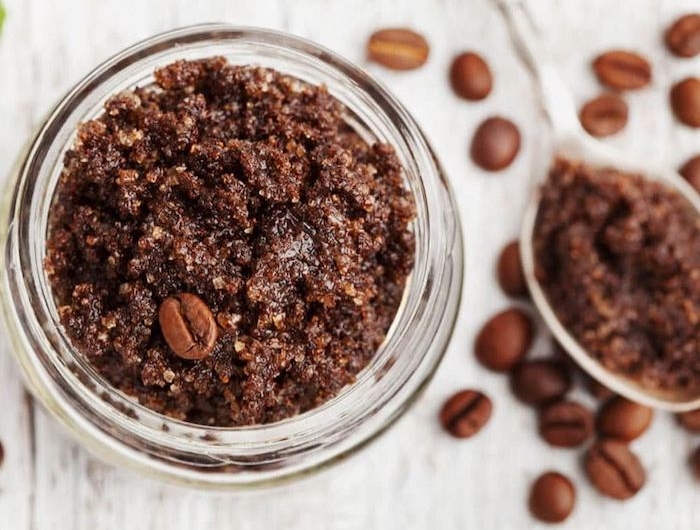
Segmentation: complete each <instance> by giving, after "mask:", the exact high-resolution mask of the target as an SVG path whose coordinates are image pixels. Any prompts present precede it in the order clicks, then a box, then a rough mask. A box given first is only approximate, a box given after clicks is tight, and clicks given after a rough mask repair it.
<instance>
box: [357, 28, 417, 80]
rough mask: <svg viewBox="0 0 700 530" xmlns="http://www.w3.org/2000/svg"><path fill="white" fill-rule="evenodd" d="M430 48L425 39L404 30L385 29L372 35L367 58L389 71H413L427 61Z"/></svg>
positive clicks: (408, 30) (413, 32) (368, 44)
mask: <svg viewBox="0 0 700 530" xmlns="http://www.w3.org/2000/svg"><path fill="white" fill-rule="evenodd" d="M429 53H430V47H429V46H428V43H427V42H426V40H425V38H424V37H423V36H422V35H420V34H419V33H416V32H415V31H412V30H410V29H406V28H387V29H381V30H379V31H376V32H374V33H372V35H371V36H370V38H369V42H368V43H367V56H368V57H369V59H370V60H371V61H374V62H375V63H379V64H381V65H382V66H385V67H387V68H389V69H391V70H415V69H416V68H419V67H421V66H423V64H425V62H426V61H427V60H428V54H429Z"/></svg>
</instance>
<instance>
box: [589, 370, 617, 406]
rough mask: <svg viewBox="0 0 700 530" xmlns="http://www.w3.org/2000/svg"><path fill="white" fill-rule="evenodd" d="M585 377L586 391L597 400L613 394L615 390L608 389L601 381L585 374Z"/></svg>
mask: <svg viewBox="0 0 700 530" xmlns="http://www.w3.org/2000/svg"><path fill="white" fill-rule="evenodd" d="M585 378H586V389H587V390H588V392H589V393H590V394H591V395H592V396H593V397H594V398H596V399H598V400H604V399H610V398H611V397H613V396H614V395H615V392H613V391H612V390H610V389H609V388H608V387H607V386H605V385H604V384H603V383H601V382H599V381H598V380H597V379H595V378H593V377H591V376H590V375H588V374H585Z"/></svg>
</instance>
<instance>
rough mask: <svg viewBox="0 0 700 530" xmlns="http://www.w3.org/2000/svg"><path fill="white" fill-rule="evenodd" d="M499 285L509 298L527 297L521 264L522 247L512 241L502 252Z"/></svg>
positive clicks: (498, 267)
mask: <svg viewBox="0 0 700 530" xmlns="http://www.w3.org/2000/svg"><path fill="white" fill-rule="evenodd" d="M496 275H497V277H498V284H499V285H500V286H501V289H503V292H504V293H506V294H507V295H508V296H527V293H528V291H527V283H526V282H525V275H524V274H523V266H522V263H521V262H520V245H519V244H518V242H517V241H511V242H510V243H508V244H507V245H506V246H505V247H503V250H502V251H501V255H500V256H499V257H498V265H497V267H496Z"/></svg>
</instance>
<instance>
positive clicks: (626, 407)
mask: <svg viewBox="0 0 700 530" xmlns="http://www.w3.org/2000/svg"><path fill="white" fill-rule="evenodd" d="M653 417H654V411H653V410H652V409H650V408H649V407H645V406H644V405H640V404H639V403H635V402H634V401H630V400H629V399H626V398H624V397H622V396H616V397H614V398H612V399H611V400H609V401H608V402H607V403H605V405H603V408H602V409H601V410H600V412H599V413H598V431H599V432H600V434H602V435H603V436H607V437H610V438H617V439H619V440H624V441H626V442H629V441H631V440H634V439H635V438H637V437H639V436H641V435H642V433H644V431H646V430H647V428H648V427H649V425H650V424H651V420H652V418H653Z"/></svg>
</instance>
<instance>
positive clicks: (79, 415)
mask: <svg viewBox="0 0 700 530" xmlns="http://www.w3.org/2000/svg"><path fill="white" fill-rule="evenodd" d="M215 55H221V56H225V57H226V58H227V59H228V60H229V61H230V62H231V63H234V64H256V65H261V66H266V67H271V68H275V69H277V70H279V71H281V72H283V73H286V74H290V75H293V76H296V77H298V78H300V79H303V80H305V81H307V82H309V83H313V84H325V85H326V86H327V87H328V89H329V91H330V92H331V93H332V94H333V95H334V96H335V97H336V98H338V99H339V100H340V101H341V102H342V103H343V104H344V105H345V106H346V107H347V120H348V123H349V124H350V125H351V126H352V127H353V128H355V129H356V130H357V131H358V132H359V133H360V134H361V135H363V136H364V137H365V138H366V139H368V140H370V141H373V140H380V141H384V142H388V143H390V144H391V145H393V146H394V148H395V149H396V152H397V155H398V157H399V159H400V161H401V163H402V164H403V167H404V170H405V171H404V172H405V178H406V183H407V185H408V186H409V187H410V189H411V190H412V191H413V194H414V195H415V199H416V204H417V218H416V220H415V222H414V231H415V235H416V257H415V268H414V270H413V273H412V275H411V277H410V278H409V282H408V285H407V287H406V290H405V293H404V297H403V300H402V303H401V306H400V308H399V311H398V313H397V315H396V317H395V319H394V322H393V324H392V326H391V329H390V330H389V333H388V335H387V337H386V340H385V341H384V343H383V344H382V346H381V347H380V349H379V350H378V352H377V354H376V355H375V357H374V359H373V360H372V361H371V362H370V364H369V365H368V366H367V367H366V368H365V369H364V370H363V371H362V372H361V373H360V374H359V375H358V377H357V380H356V382H355V383H353V384H352V385H349V386H348V387H347V388H345V389H344V390H343V391H342V392H341V393H340V394H339V395H338V396H336V397H335V398H334V399H332V400H330V401H328V402H327V403H325V404H323V405H322V406H319V407H318V408H316V409H313V410H311V411H309V412H306V413H304V414H301V415H299V416H296V417H293V418H290V419H287V420H284V421H280V422H277V423H273V424H269V425H259V426H251V427H236V428H212V427H205V426H200V425H194V424H190V423H185V422H181V421H176V420H173V419H171V418H168V417H166V416H163V415H161V414H158V413H155V412H153V411H151V410H149V409H147V408H145V407H143V406H142V405H140V404H138V403H137V402H136V401H135V400H134V399H132V398H130V397H128V396H126V395H124V394H123V393H121V392H119V391H117V390H116V389H114V388H113V387H111V386H110V384H109V383H108V382H107V381H106V380H105V379H103V378H102V377H101V376H100V375H99V374H98V373H97V372H96V371H95V370H94V369H93V368H92V367H91V366H90V364H89V363H88V362H87V361H86V360H85V359H84V358H83V357H82V356H81V355H80V354H79V353H78V352H76V351H75V350H74V349H73V348H72V347H71V344H70V342H69V340H68V338H67V336H66V335H65V333H64V331H63V329H62V327H61V325H60V323H59V318H58V313H57V309H56V305H55V303H54V300H53V298H52V293H51V289H50V286H49V284H48V281H47V277H46V274H45V272H44V268H43V260H44V256H45V253H46V234H47V219H48V211H49V207H50V204H51V200H52V196H53V192H54V188H55V186H56V183H57V180H58V178H59V175H60V173H61V168H62V160H63V155H64V153H65V151H66V150H67V149H68V148H69V147H70V145H71V144H72V142H73V140H74V138H75V132H76V127H77V125H78V124H79V123H80V122H83V121H86V120H89V119H92V118H95V117H97V116H98V115H99V114H100V113H101V112H102V105H103V103H104V102H105V100H106V99H107V98H108V97H109V96H110V95H111V94H114V93H117V92H119V91H121V90H125V89H128V88H132V87H134V86H136V85H139V86H144V85H147V84H149V83H151V82H152V81H153V71H154V69H155V68H157V67H159V66H163V65H166V64H168V63H171V62H173V61H175V60H177V59H183V58H185V59H196V58H203V57H211V56H215ZM9 187H10V189H9V190H8V191H7V193H6V194H5V202H4V205H3V208H2V217H0V219H1V220H0V230H1V233H0V236H1V238H2V239H1V240H2V245H3V246H2V256H1V258H0V259H1V260H2V261H1V262H0V265H1V272H2V296H1V297H0V300H1V302H2V314H3V318H4V321H5V324H6V327H7V329H8V331H9V337H10V339H11V347H12V351H13V354H14V356H15V357H16V359H17V362H18V364H19V366H20V367H21V371H22V374H23V376H24V378H25V380H26V383H27V386H28V387H29V388H30V390H31V391H32V393H33V394H34V396H35V397H36V398H37V399H38V400H39V401H40V402H41V403H42V404H43V405H44V406H45V407H46V408H47V409H48V410H49V412H50V413H51V414H52V415H53V416H54V417H55V418H56V419H57V420H58V421H59V422H60V423H61V424H63V425H64V426H65V427H67V428H68V430H69V431H71V432H72V433H73V434H74V435H75V436H76V437H77V438H78V440H79V441H80V442H81V443H82V444H83V445H85V446H86V447H87V448H89V449H90V450H91V451H93V452H94V453H95V454H96V455H98V456H100V457H102V458H103V459H105V460H107V461H109V462H111V463H113V464H116V465H120V466H127V467H130V468H134V469H137V470H140V471H143V472H145V473H146V474H148V475H151V476H154V477H158V478H162V479H167V480H170V481H175V482H179V483H184V484H189V485H194V486H199V487H205V488H221V489H232V488H246V487H253V486H259V485H264V484H271V483H273V484H274V483H278V482H281V481H283V480H286V479H289V478H292V477H296V476H300V475H304V474H307V473H308V472H310V471H313V470H317V469H320V468H322V467H324V466H326V465H327V464H329V463H331V462H333V461H336V460H338V459H340V458H341V457H345V456H347V455H348V454H349V453H351V452H354V451H355V450H357V449H358V448H360V447H362V446H363V445H365V444H366V443H367V442H369V441H371V440H372V439H374V438H375V437H376V436H377V435H379V434H380V433H381V432H383V431H384V430H385V429H386V428H387V427H389V426H390V425H391V424H392V423H393V422H394V421H395V420H396V419H397V418H398V417H399V416H400V415H401V414H402V412H404V411H405V410H406V408H407V407H408V406H409V405H410V404H411V403H412V402H413V401H414V400H415V399H416V397H417V396H418V395H419V394H420V392H421V390H422V389H423V388H424V387H425V385H426V384H427V383H428V381H429V380H430V378H431V376H432V375H433V373H434V371H435V369H436V367H437V365H438V363H439V361H440V359H441V357H442V355H443V353H444V351H445V349H446V347H447V343H448V340H449V338H450V336H451V333H452V329H453V326H454V322H455V317H456V315H457V310H458V305H459V299H460V294H461V286H462V268H463V255H462V238H461V232H460V227H459V220H458V215H457V211H456V208H455V203H454V200H453V197H452V195H451V192H450V189H449V186H448V183H447V181H446V180H445V177H444V175H443V173H442V170H441V168H440V166H439V164H438V162H437V160H436V158H435V156H434V154H433V152H432V151H431V149H430V146H429V145H428V143H427V142H426V139H425V137H424V135H423V133H422V132H421V130H420V129H419V127H418V125H417V124H416V122H415V121H414V120H413V119H412V118H411V116H410V115H409V114H408V112H407V111H406V110H405V109H404V108H403V106H402V105H401V104H400V103H399V102H398V101H397V100H396V99H395V98H394V97H393V96H392V95H391V94H389V93H388V92H387V90H386V89H385V88H384V87H382V86H381V85H380V84H379V83H377V82H376V81H375V80H373V79H372V78H370V77H369V76H368V75H367V74H366V73H364V72H363V71H362V70H360V69H359V68H357V67H356V66H353V65H352V64H350V63H349V62H347V61H346V60H344V59H342V58H341V57H338V56H337V55H335V54H334V53H332V52H330V51H328V50H326V49H324V48H321V47H320V46H317V45H315V44H312V43H310V42H308V41H305V40H303V39H299V38H297V37H292V36H289V35H285V34H282V33H278V32H274V31H267V30H259V29H245V28H243V29H241V28H235V27H231V26H228V25H221V24H214V25H200V26H191V27H186V28H182V29H178V30H174V31H171V32H168V33H165V34H162V35H158V36H156V37H153V38H150V39H148V40H146V41H144V42H142V43H139V44H137V45H135V46H132V47H131V48H129V49H127V50H125V51H123V52H122V53H120V54H118V55H116V56H115V57H113V58H111V59H109V60H108V61H106V62H105V63H103V64H102V65H101V66H99V67H98V68H97V69H95V70H94V71H93V72H91V73H90V74H88V75H87V76H86V77H85V78H84V79H83V80H82V81H80V83H78V85H77V86H76V87H75V88H73V89H72V90H71V91H70V92H69V93H68V94H67V95H66V96H65V97H64V98H63V99H62V100H61V101H60V102H59V103H58V105H56V107H55V108H54V109H53V110H52V111H51V112H50V114H49V116H48V117H47V118H46V120H45V121H44V122H43V124H42V125H41V127H40V129H39V131H38V133H37V134H36V136H35V137H34V139H33V140H32V141H31V143H30V144H29V145H28V147H27V149H26V151H25V152H24V153H23V154H22V155H21V156H20V158H19V160H18V162H17V165H16V167H15V170H14V171H13V174H12V176H11V179H10V181H9Z"/></svg>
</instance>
